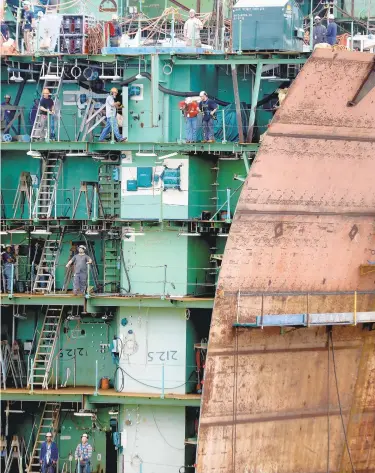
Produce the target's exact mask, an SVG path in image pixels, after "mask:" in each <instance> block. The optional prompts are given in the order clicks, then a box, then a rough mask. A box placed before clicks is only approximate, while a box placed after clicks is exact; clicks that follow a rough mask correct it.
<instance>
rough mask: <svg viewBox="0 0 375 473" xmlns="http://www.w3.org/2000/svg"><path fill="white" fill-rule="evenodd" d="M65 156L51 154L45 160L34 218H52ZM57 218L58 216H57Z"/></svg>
mask: <svg viewBox="0 0 375 473" xmlns="http://www.w3.org/2000/svg"><path fill="white" fill-rule="evenodd" d="M62 163H63V155H62V154H61V153H59V152H51V151H50V152H49V153H48V155H47V157H46V158H45V159H44V160H43V173H42V178H41V180H40V185H39V189H38V192H37V195H36V199H35V204H34V208H33V218H35V219H39V218H50V217H51V214H52V210H53V208H54V206H55V203H56V199H57V187H58V184H59V179H60V175H61V170H62ZM55 217H57V215H55Z"/></svg>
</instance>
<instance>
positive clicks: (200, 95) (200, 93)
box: [199, 90, 207, 97]
mask: <svg viewBox="0 0 375 473" xmlns="http://www.w3.org/2000/svg"><path fill="white" fill-rule="evenodd" d="M203 95H207V92H205V91H204V90H202V91H201V92H199V97H203Z"/></svg>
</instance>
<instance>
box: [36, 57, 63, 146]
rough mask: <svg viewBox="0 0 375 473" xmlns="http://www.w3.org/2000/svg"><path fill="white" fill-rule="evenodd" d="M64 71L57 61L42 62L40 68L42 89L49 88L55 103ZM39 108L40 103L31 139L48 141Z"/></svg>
mask: <svg viewBox="0 0 375 473" xmlns="http://www.w3.org/2000/svg"><path fill="white" fill-rule="evenodd" d="M63 73H64V66H61V67H60V66H59V61H58V60H57V62H49V63H48V65H47V70H46V65H45V63H44V62H43V66H42V70H41V73H40V79H42V80H44V85H43V89H49V91H50V92H51V99H52V100H53V101H54V103H55V104H56V100H57V99H58V97H59V93H60V90H61V86H62V77H63ZM41 116H42V115H41V110H40V105H39V106H38V110H37V113H36V117H35V121H34V125H33V129H32V131H31V141H34V140H40V139H45V140H46V141H49V138H50V137H49V136H47V133H48V130H47V131H46V132H45V134H44V136H42V135H43V132H42V118H41Z"/></svg>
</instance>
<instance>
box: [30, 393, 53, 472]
mask: <svg viewBox="0 0 375 473" xmlns="http://www.w3.org/2000/svg"><path fill="white" fill-rule="evenodd" d="M60 409H61V404H58V403H55V402H46V403H45V404H44V409H43V413H42V416H41V419H40V424H39V428H38V432H37V434H36V440H35V443H34V447H33V450H32V453H31V455H30V462H29V464H28V465H27V467H26V472H27V473H39V472H40V464H39V458H40V449H41V447H42V443H43V442H45V440H46V433H47V432H51V434H52V440H54V438H55V435H56V432H57V431H58V427H59V421H60ZM57 471H58V469H57Z"/></svg>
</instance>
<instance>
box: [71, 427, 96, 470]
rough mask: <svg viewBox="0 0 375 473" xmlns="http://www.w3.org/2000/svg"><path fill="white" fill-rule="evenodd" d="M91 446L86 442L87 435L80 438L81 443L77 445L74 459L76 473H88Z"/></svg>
mask: <svg viewBox="0 0 375 473" xmlns="http://www.w3.org/2000/svg"><path fill="white" fill-rule="evenodd" d="M91 456H92V446H91V445H90V444H89V442H88V436H87V434H83V435H82V437H81V443H79V444H78V445H77V448H76V451H75V454H74V457H75V459H76V461H77V473H90V471H91V469H90V464H91Z"/></svg>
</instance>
